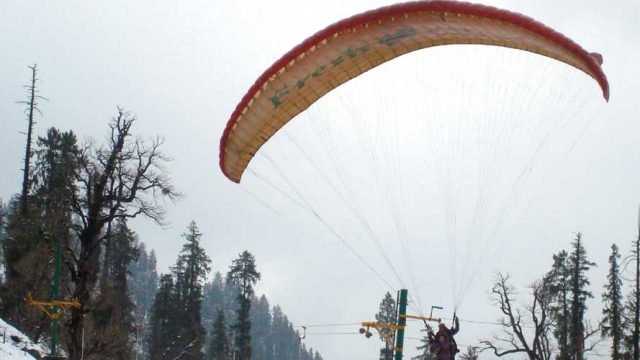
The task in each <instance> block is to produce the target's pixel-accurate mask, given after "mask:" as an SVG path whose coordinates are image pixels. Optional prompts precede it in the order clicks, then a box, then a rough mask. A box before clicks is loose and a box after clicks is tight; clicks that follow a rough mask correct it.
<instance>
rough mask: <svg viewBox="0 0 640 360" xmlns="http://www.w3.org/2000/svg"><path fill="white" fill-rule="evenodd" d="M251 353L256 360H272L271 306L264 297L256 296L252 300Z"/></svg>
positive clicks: (250, 316)
mask: <svg viewBox="0 0 640 360" xmlns="http://www.w3.org/2000/svg"><path fill="white" fill-rule="evenodd" d="M251 304H252V305H251V312H250V313H249V318H250V320H251V351H252V357H253V358H254V359H260V360H271V357H270V354H269V347H270V344H271V339H270V336H269V335H270V330H271V313H270V312H269V310H270V308H271V306H270V305H269V301H268V300H267V297H266V296H264V295H262V296H261V297H260V298H259V299H258V298H256V297H255V296H253V297H252V299H251Z"/></svg>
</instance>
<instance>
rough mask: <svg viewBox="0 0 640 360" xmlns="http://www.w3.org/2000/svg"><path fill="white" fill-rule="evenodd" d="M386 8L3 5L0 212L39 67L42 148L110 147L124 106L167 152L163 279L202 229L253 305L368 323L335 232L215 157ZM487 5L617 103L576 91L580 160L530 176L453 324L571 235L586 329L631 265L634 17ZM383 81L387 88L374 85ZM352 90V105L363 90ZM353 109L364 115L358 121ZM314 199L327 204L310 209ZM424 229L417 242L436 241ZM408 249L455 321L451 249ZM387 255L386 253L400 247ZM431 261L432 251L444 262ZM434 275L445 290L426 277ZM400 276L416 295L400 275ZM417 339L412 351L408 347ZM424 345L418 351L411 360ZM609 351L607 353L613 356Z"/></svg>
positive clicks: (469, 337) (366, 353)
mask: <svg viewBox="0 0 640 360" xmlns="http://www.w3.org/2000/svg"><path fill="white" fill-rule="evenodd" d="M391 3H392V2H390V1H373V0H357V1H356V0H353V1H342V2H340V1H323V2H309V1H288V0H285V1H202V0H198V1H196V0H193V1H191V0H190V1H181V2H172V1H164V0H163V1H142V0H130V1H108V2H107V1H102V2H97V1H14V0H4V1H2V2H1V3H0V84H1V86H0V119H1V120H0V154H1V155H2V160H1V162H0V196H1V197H3V198H4V199H5V200H6V199H8V198H9V197H10V196H11V195H12V194H13V193H15V192H17V191H18V190H19V184H20V174H19V171H20V169H21V160H22V156H23V142H24V136H23V135H21V134H20V131H23V130H24V129H25V124H26V123H25V121H24V115H23V108H22V107H21V105H17V104H15V101H19V100H23V99H24V98H25V96H26V95H25V94H26V93H25V91H24V89H23V88H22V85H24V84H25V83H26V82H27V80H28V78H29V75H30V74H29V71H28V69H27V66H28V65H31V64H33V63H37V64H38V66H39V68H40V74H39V77H40V79H42V81H41V82H40V83H39V87H40V90H41V94H42V95H43V96H45V97H47V98H48V99H49V101H48V102H43V103H42V104H41V106H40V109H41V110H42V112H43V116H40V117H38V123H37V125H36V131H37V132H38V133H39V134H43V133H44V132H45V130H46V129H47V128H48V127H51V126H55V127H58V128H61V129H73V130H74V131H75V132H76V133H77V134H78V135H79V136H80V137H91V138H95V139H102V138H103V137H104V134H105V129H106V124H107V122H108V120H109V119H110V118H111V116H112V115H113V114H114V113H115V112H116V106H122V107H124V108H125V109H128V110H130V111H131V112H132V113H133V114H135V115H136V116H137V118H138V122H137V124H136V132H137V133H138V134H141V135H143V136H150V137H151V136H155V135H161V136H164V137H165V139H166V146H165V147H164V150H165V152H166V153H167V154H169V155H170V156H171V157H173V158H174V161H173V162H172V163H171V164H170V166H169V169H170V171H171V173H172V176H173V178H174V180H175V184H176V187H177V188H178V189H179V190H180V191H181V192H183V193H184V194H185V195H186V196H185V198H184V199H182V200H181V201H179V202H178V203H176V204H171V203H168V204H167V208H168V218H169V220H170V222H171V224H170V225H169V226H168V227H166V228H164V229H161V228H157V227H155V226H154V225H153V224H150V223H148V222H144V221H136V223H135V229H136V231H137V232H138V233H139V235H140V238H141V240H142V241H144V242H145V243H147V244H148V245H149V246H150V247H152V248H154V249H156V251H157V254H158V259H159V266H160V268H161V269H160V270H161V271H167V269H168V267H169V266H170V265H171V264H172V263H173V262H174V261H175V256H176V253H177V252H178V250H179V248H180V246H181V238H180V234H181V233H182V232H183V229H184V228H185V227H186V225H187V223H188V222H189V221H191V220H195V221H196V222H197V223H198V224H199V226H200V228H201V231H202V233H203V234H204V238H203V242H204V246H205V248H206V249H207V251H208V253H209V255H210V257H211V258H212V260H213V262H214V269H216V270H221V271H226V269H227V267H228V265H229V264H230V262H231V259H232V258H234V257H235V256H236V254H237V253H239V252H241V251H242V250H244V249H249V250H251V251H253V252H254V253H255V255H256V258H257V261H258V267H259V269H260V270H261V271H262V273H263V279H262V281H261V282H260V284H259V285H258V288H257V291H258V292H259V293H265V294H267V296H268V297H269V299H270V300H271V301H272V302H273V303H277V304H280V305H281V306H282V307H283V309H284V311H285V313H286V314H287V315H288V316H289V317H290V319H291V320H292V321H293V322H294V324H295V325H305V324H330V323H354V322H359V321H361V320H367V319H371V318H372V316H373V313H374V312H375V311H376V309H377V306H378V302H379V299H380V298H381V297H382V295H383V292H384V291H385V290H386V287H385V286H383V285H382V284H381V283H380V281H379V280H378V279H376V277H375V276H374V275H372V273H371V272H370V271H369V270H368V269H366V268H365V267H364V266H363V265H362V264H361V263H360V262H359V261H358V260H357V258H356V257H354V256H353V254H351V253H350V252H349V251H348V250H346V248H345V247H344V246H343V245H342V244H341V243H340V242H339V241H337V240H336V239H335V238H334V237H333V236H332V235H331V234H330V233H328V232H327V231H326V229H323V228H322V227H321V226H317V224H313V223H314V221H313V219H308V218H307V219H304V213H303V212H298V213H295V211H294V210H292V208H290V207H288V205H286V204H285V205H282V207H279V206H280V203H279V202H277V201H276V199H277V197H275V196H272V195H271V194H260V193H258V194H257V195H259V196H260V199H261V201H264V202H266V203H268V204H269V203H271V204H272V207H273V209H269V208H267V207H265V206H264V205H263V204H261V203H260V202H259V201H256V199H255V198H254V197H253V196H255V195H256V192H258V191H259V190H258V187H251V186H250V185H243V186H238V185H236V184H233V183H231V182H229V181H228V180H227V179H226V178H224V176H223V175H222V174H221V172H220V171H219V168H218V164H217V162H218V142H219V138H220V135H221V133H222V130H223V128H224V125H225V123H226V121H227V119H228V117H229V115H230V114H231V112H232V110H233V109H234V107H235V105H236V103H237V102H238V101H239V99H240V98H241V96H242V95H243V94H244V93H245V92H246V90H247V89H248V87H249V86H250V85H251V83H252V82H253V81H254V80H255V78H257V76H258V75H259V74H260V73H261V72H262V71H263V70H264V69H265V68H266V67H268V66H269V65H271V63H273V62H274V61H275V60H276V59H277V58H278V57H280V56H281V55H282V54H283V53H284V52H286V51H288V50H289V49H290V48H292V47H293V46H294V45H296V44H297V43H299V42H300V41H302V40H304V39H305V38H306V37H307V36H309V35H311V34H313V33H314V32H315V31H317V30H319V29H321V28H323V27H325V26H327V25H328V24H331V23H333V22H335V21H337V20H339V19H342V18H344V17H347V16H351V15H353V14H355V13H359V12H362V11H365V10H369V9H372V8H376V7H379V6H383V5H388V4H391ZM484 3H486V4H490V5H494V6H498V7H501V8H505V9H509V10H513V11H517V12H521V13H524V14H527V15H529V16H531V17H533V18H535V19H538V20H540V21H542V22H543V23H545V24H547V25H549V26H551V27H553V28H555V29H557V30H558V31H560V32H562V33H564V34H566V35H567V36H569V37H571V38H572V39H574V40H576V41H577V42H578V43H580V44H582V45H583V46H584V47H585V48H587V49H589V50H591V51H598V52H600V53H602V54H603V55H604V59H605V62H604V69H605V72H606V73H607V75H608V77H609V81H610V84H611V101H610V102H609V103H608V104H606V105H605V104H604V103H603V101H602V99H601V97H599V94H598V91H597V88H595V86H596V85H595V84H594V83H593V82H592V81H585V82H584V87H594V88H595V89H591V90H593V91H591V90H585V91H586V95H585V94H583V93H581V96H586V97H587V98H588V99H589V101H588V102H587V103H586V106H585V109H587V110H589V111H586V110H584V111H579V112H578V113H579V115H580V116H581V117H582V116H584V117H586V118H588V121H586V122H583V123H582V124H583V125H581V126H578V128H577V129H578V130H579V133H580V136H577V135H576V133H575V132H574V133H571V134H569V135H567V136H566V138H562V137H561V136H560V138H557V137H556V138H555V141H556V142H557V143H558V144H562V143H563V142H566V143H571V144H572V145H573V144H575V146H573V147H571V151H568V150H566V148H563V149H564V150H563V151H562V153H561V157H562V158H563V159H562V161H561V162H559V161H557V162H550V163H549V164H551V165H549V166H546V167H545V166H541V167H540V169H539V170H538V169H537V170H536V172H535V177H534V176H532V179H531V182H530V184H531V185H530V186H529V188H528V190H527V191H528V192H526V193H525V194H523V196H522V199H524V200H520V201H521V203H519V204H517V207H518V208H519V209H520V210H518V211H514V215H513V218H512V219H511V220H510V221H509V222H508V223H507V225H505V227H504V229H503V230H502V232H501V237H502V238H503V239H507V240H506V241H502V242H500V243H499V245H497V249H494V252H493V253H492V254H493V255H492V257H491V258H489V259H488V260H489V261H484V263H485V264H484V266H482V269H481V270H479V273H478V276H477V277H476V279H475V281H474V284H473V287H472V290H470V292H469V294H468V295H467V296H466V299H465V301H464V303H463V304H462V306H461V308H460V312H461V313H460V315H461V317H462V318H463V319H469V320H481V321H493V320H495V319H496V317H497V314H496V312H495V311H494V310H493V309H492V308H491V307H490V304H489V300H488V297H487V294H486V291H487V289H488V288H489V287H490V284H491V280H492V277H493V274H494V272H495V271H496V270H503V271H509V272H511V273H512V275H513V277H514V279H515V282H516V284H517V285H519V286H526V285H527V284H529V283H531V282H532V281H534V280H535V279H536V278H538V277H540V276H541V275H542V274H543V273H544V272H546V271H547V269H548V267H549V266H550V262H551V255H552V254H553V253H554V252H557V251H559V250H560V249H563V248H566V247H568V245H569V243H570V241H571V240H572V238H573V236H574V233H575V232H577V231H581V232H583V233H584V237H585V244H586V247H587V251H588V252H589V254H590V256H591V258H592V260H593V261H595V262H597V263H598V265H599V267H598V268H597V269H596V270H594V271H593V272H592V284H593V287H592V290H593V292H594V294H596V295H597V299H596V300H594V301H592V302H591V304H590V307H591V312H590V314H591V315H592V317H594V318H595V317H597V316H598V313H599V311H600V305H599V299H598V295H599V294H600V293H601V289H602V283H603V281H604V277H605V269H606V261H607V256H608V253H609V247H610V244H611V243H612V242H617V243H618V244H619V245H620V246H621V247H622V251H623V252H626V251H628V245H629V242H630V241H631V240H633V239H634V237H635V236H637V230H636V228H637V226H636V214H637V208H638V204H639V203H640V189H639V187H638V186H637V184H639V183H640V167H638V163H639V160H640V147H639V146H638V144H639V143H640V125H639V124H638V120H639V119H638V113H637V106H638V104H639V101H638V92H637V89H638V87H639V85H640V67H638V66H637V63H638V60H639V59H640V42H639V41H638V36H640V21H639V20H640V3H639V2H637V1H632V0H612V1H609V2H605V1H577V0H565V1H561V2H557V1H552V0H536V1H486V2H484ZM427 51H430V50H427ZM427 51H425V52H424V54H422V55H424V57H425V58H426V59H427V60H420V61H429V60H428V56H429V54H430V53H428V52H427ZM434 54H435V53H434ZM438 56H446V54H445V55H443V54H439V55H438ZM515 57H516V58H517V56H515ZM468 61H469V62H472V61H473V59H469V60H468ZM505 61H508V59H507V60H505ZM442 66H445V64H442ZM448 71H451V70H448ZM554 71H555V70H554ZM376 74H380V75H379V77H378V78H375V75H376ZM416 74H418V75H419V71H416V70H411V72H410V73H409V75H408V76H412V75H416ZM550 74H556V73H555V72H553V71H552V72H551V73H550ZM373 76H374V77H373V79H372V81H373V82H374V83H376V84H377V86H379V89H383V88H385V87H386V84H385V83H384V82H385V81H387V78H386V77H385V75H384V74H383V73H382V72H379V73H373ZM572 78H573V77H572ZM576 78H580V77H579V76H576ZM472 80H473V81H483V80H482V79H472ZM576 81H582V80H576ZM381 84H382V85H381ZM363 86H366V84H365V85H363ZM412 86H413V85H412ZM580 86H582V84H580ZM574 87H575V86H574ZM348 90H350V89H346V90H345V91H346V92H341V93H340V96H341V97H340V99H339V101H344V100H345V99H346V101H347V102H349V101H351V100H349V98H350V95H349V91H348ZM422 90H424V88H420V87H416V88H413V87H411V88H410V89H409V91H410V92H415V91H422ZM352 91H354V92H357V88H352ZM398 91H402V89H398ZM589 91H591V92H589ZM589 95H592V96H589ZM354 97H355V95H354ZM376 101H377V99H376ZM496 101H497V100H496ZM357 104H360V103H358V102H355V101H354V102H353V103H350V105H349V106H351V107H353V106H356V107H357V106H358V105H357ZM330 109H331V106H330V104H328V105H327V106H326V107H325V108H320V109H319V110H316V111H315V112H313V114H314V115H313V117H314V120H317V119H318V118H319V117H322V116H323V115H326V114H327V112H329V117H337V115H336V114H331V113H330V111H331V110H330ZM591 109H593V110H594V112H590V110H591ZM347 115H348V114H347ZM584 124H586V125H584ZM301 136H304V135H301ZM551 149H554V148H553V147H551ZM547 159H553V156H548V157H547ZM281 165H285V164H282V163H281ZM407 190H408V191H411V190H412V189H407ZM321 195H322V194H321ZM314 196H316V198H317V194H315V195H314ZM425 204H428V206H425V207H423V208H422V207H410V208H408V209H406V211H407V212H410V213H412V214H414V215H415V214H418V215H424V217H433V218H436V217H438V216H440V215H439V214H440V212H441V211H442V205H441V203H438V202H437V201H435V200H434V201H433V204H431V201H425ZM325 206H326V204H325ZM272 210H276V212H277V214H274V212H273V211H272ZM292 214H293V215H292ZM421 226H422V227H420V228H419V229H425V228H426V227H425V225H421ZM343 229H348V227H345V228H343ZM342 231H343V232H345V231H346V232H348V230H342ZM354 231H355V230H354ZM441 231H442V230H441ZM355 238H357V236H356V237H355ZM409 240H410V241H411V242H412V244H413V246H415V247H416V249H418V250H420V249H421V251H423V252H420V251H418V250H416V256H414V259H413V269H414V270H413V271H415V272H416V273H417V274H422V275H416V277H418V279H419V280H418V282H420V284H419V287H420V288H421V290H420V291H419V292H418V291H417V290H416V291H415V293H417V294H419V295H420V299H421V303H422V304H421V307H422V308H423V309H428V308H429V307H430V306H431V305H440V306H444V307H445V312H444V313H443V315H444V316H447V317H448V316H450V312H451V311H452V310H453V304H452V300H451V297H450V294H451V291H450V289H449V288H446V287H447V285H446V284H447V283H446V281H444V280H442V278H447V277H448V275H446V274H444V273H446V272H447V271H449V270H450V267H449V265H447V264H446V261H443V260H442V259H441V258H440V256H439V255H436V256H434V257H430V256H425V255H424V253H425V252H426V250H425V249H424V248H423V247H422V246H423V245H424V247H432V246H435V247H436V248H440V247H442V244H441V243H438V242H437V241H436V242H435V243H433V244H435V245H431V244H427V245H425V244H424V243H421V241H424V239H417V238H412V239H409ZM353 241H355V242H356V243H357V241H358V240H353ZM358 244H359V243H358ZM385 246H386V247H387V248H389V249H391V248H393V243H385ZM358 249H359V250H360V251H361V252H362V253H363V254H369V253H373V251H372V250H371V249H370V248H367V247H366V245H362V246H360V247H359V248H358ZM439 250H440V249H438V250H435V251H434V252H435V253H436V254H439V252H438V251H439ZM389 251H391V253H392V250H389ZM375 256H376V255H375V254H372V255H371V257H368V259H370V262H371V263H372V264H378V263H380V262H381V260H380V258H375ZM392 256H393V255H392ZM444 257H446V256H444ZM401 259H402V258H401V257H396V258H394V259H393V260H394V261H401ZM434 269H438V270H435V271H434ZM380 271H381V272H383V274H385V276H387V277H388V278H389V279H391V280H393V276H391V275H390V273H389V269H388V268H387V267H384V266H380ZM435 272H441V273H442V275H441V276H440V275H439V274H436V275H428V276H427V275H424V274H426V273H431V274H433V273H435ZM402 276H403V277H404V278H405V281H407V282H408V280H406V273H403V275H402ZM393 286H394V287H395V286H396V284H393ZM443 287H444V288H443ZM523 292H524V290H523ZM462 325H463V326H464V330H463V332H462V333H461V335H460V340H459V342H460V343H462V344H473V343H474V342H475V341H477V339H478V338H480V337H487V336H490V335H491V333H492V332H493V331H495V330H496V329H495V328H494V327H492V326H490V325H481V324H473V323H464V322H463V324H462ZM356 329H357V326H346V327H327V328H314V329H313V332H317V333H319V332H354V331H355V330H356ZM414 330H415V329H414ZM412 336H417V335H416V333H415V331H414V332H413V333H412ZM305 342H306V344H307V345H308V346H312V347H314V348H316V349H318V350H319V351H321V353H322V354H323V355H324V357H325V358H326V359H328V360H329V359H335V360H347V359H355V358H359V359H375V358H376V357H377V350H376V348H377V347H378V346H379V345H380V344H379V343H378V342H377V341H374V339H371V340H365V339H364V338H361V337H360V336H356V335H310V336H308V338H307V339H306V340H305ZM415 344H416V343H415V341H408V346H413V345H415ZM599 351H600V352H601V353H604V352H606V349H601V350H599ZM409 354H410V355H411V354H413V353H412V352H410V353H409Z"/></svg>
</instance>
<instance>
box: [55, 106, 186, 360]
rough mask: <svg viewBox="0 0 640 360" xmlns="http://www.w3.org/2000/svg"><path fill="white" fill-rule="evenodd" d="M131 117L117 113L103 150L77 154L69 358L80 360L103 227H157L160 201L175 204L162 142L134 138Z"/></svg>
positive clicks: (161, 210)
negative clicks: (118, 223) (128, 223)
mask: <svg viewBox="0 0 640 360" xmlns="http://www.w3.org/2000/svg"><path fill="white" fill-rule="evenodd" d="M134 122H135V117H133V116H132V115H131V114H130V113H128V112H125V111H123V110H122V109H118V114H117V116H116V117H115V118H114V119H113V120H112V121H111V123H110V124H109V128H110V134H109V137H108V143H107V145H106V146H103V147H99V148H96V147H95V146H94V145H93V144H91V143H89V144H87V145H86V146H85V147H84V148H83V149H82V151H81V154H80V159H79V160H80V166H79V170H78V172H77V174H76V180H77V182H78V192H77V193H76V194H75V196H74V197H73V198H72V199H71V203H72V209H73V213H74V216H75V219H76V221H75V222H74V224H73V226H72V228H73V230H74V232H75V234H76V236H77V238H78V244H77V247H76V248H68V249H67V251H68V253H69V254H71V256H72V259H73V261H72V264H69V269H70V271H71V275H72V279H73V282H74V284H75V291H74V298H77V299H78V300H79V301H80V303H81V307H80V308H79V309H73V311H72V313H71V321H70V322H69V329H68V330H69V339H68V350H69V356H70V359H74V360H75V359H80V358H81V351H82V346H83V344H82V327H83V323H84V320H83V318H84V316H85V315H86V314H90V313H91V311H92V291H93V290H94V288H95V285H96V281H97V279H98V273H99V271H100V250H101V247H102V245H103V242H104V241H105V236H104V235H105V234H104V233H105V231H104V229H105V226H106V225H107V224H109V223H111V222H113V221H114V220H116V219H118V218H135V217H137V216H144V217H147V218H150V219H152V220H153V221H155V222H156V223H158V224H160V225H162V224H163V220H164V215H165V211H164V207H163V206H162V204H161V203H160V202H159V200H160V198H168V199H171V200H174V199H176V198H177V197H179V196H180V195H179V194H178V193H177V192H176V191H175V189H174V188H173V186H172V184H171V180H170V178H169V177H168V175H167V173H166V171H165V169H164V163H166V162H167V161H168V160H169V159H168V158H167V157H166V156H164V155H163V154H162V153H161V152H160V146H161V145H162V143H163V140H162V139H161V138H156V139H155V140H153V141H150V142H149V141H144V140H143V139H141V138H134V137H133V135H132V134H131V127H132V125H133V123H134Z"/></svg>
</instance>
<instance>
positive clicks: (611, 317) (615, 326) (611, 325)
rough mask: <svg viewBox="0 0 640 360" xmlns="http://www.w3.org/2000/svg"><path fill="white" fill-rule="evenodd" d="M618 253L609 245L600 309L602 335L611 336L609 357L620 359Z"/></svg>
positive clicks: (620, 301)
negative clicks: (607, 266)
mask: <svg viewBox="0 0 640 360" xmlns="http://www.w3.org/2000/svg"><path fill="white" fill-rule="evenodd" d="M619 262H620V254H619V253H618V246H616V244H613V245H611V256H609V274H608V275H607V283H606V284H605V286H604V292H603V293H602V301H603V302H604V308H603V309H602V315H603V319H602V324H603V325H602V335H603V336H610V337H611V358H612V359H613V360H619V359H621V358H622V357H621V351H620V350H621V345H622V341H623V336H624V329H623V325H624V324H623V322H622V316H623V310H624V309H623V304H622V280H621V279H620V263H619Z"/></svg>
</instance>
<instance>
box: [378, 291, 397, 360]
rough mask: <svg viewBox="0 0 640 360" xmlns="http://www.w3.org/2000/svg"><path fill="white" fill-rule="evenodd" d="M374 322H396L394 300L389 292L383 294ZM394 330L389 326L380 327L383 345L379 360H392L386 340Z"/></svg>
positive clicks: (393, 323) (390, 347) (391, 350)
mask: <svg viewBox="0 0 640 360" xmlns="http://www.w3.org/2000/svg"><path fill="white" fill-rule="evenodd" d="M376 322H379V323H383V324H392V325H395V323H396V301H395V300H394V299H393V296H391V294H390V293H389V292H387V293H386V294H385V295H384V298H383V299H382V301H381V302H380V308H379V310H378V313H377V314H376ZM393 332H394V330H392V329H389V328H382V329H381V330H380V340H382V341H383V342H384V347H383V348H382V349H380V360H392V359H393V347H392V346H391V344H390V343H389V342H388V341H387V340H386V339H387V338H391V337H393Z"/></svg>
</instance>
